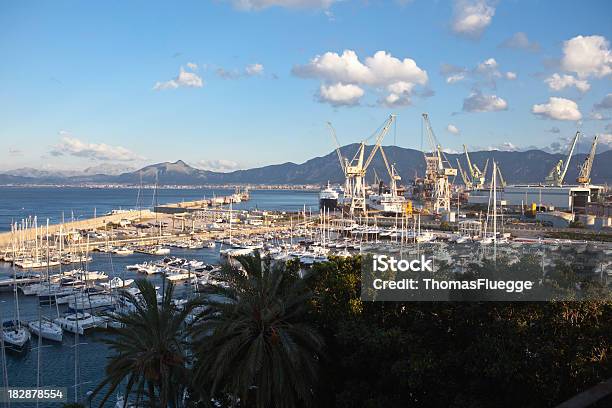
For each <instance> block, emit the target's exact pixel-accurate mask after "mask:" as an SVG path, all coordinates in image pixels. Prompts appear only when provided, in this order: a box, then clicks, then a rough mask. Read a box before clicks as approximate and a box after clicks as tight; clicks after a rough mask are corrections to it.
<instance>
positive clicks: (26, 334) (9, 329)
mask: <svg viewBox="0 0 612 408" xmlns="http://www.w3.org/2000/svg"><path fill="white" fill-rule="evenodd" d="M2 339H3V340H4V346H5V347H6V349H7V350H11V351H15V352H18V353H21V352H23V351H25V350H26V348H27V345H28V342H29V341H30V331H29V330H28V329H27V327H26V326H25V325H23V324H22V323H21V322H20V321H19V320H6V321H4V322H3V323H2Z"/></svg>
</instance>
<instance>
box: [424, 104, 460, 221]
mask: <svg viewBox="0 0 612 408" xmlns="http://www.w3.org/2000/svg"><path fill="white" fill-rule="evenodd" d="M423 121H424V122H425V129H426V131H427V136H428V139H429V143H430V144H431V153H430V154H429V155H428V154H425V164H426V178H427V179H428V180H430V181H431V182H433V184H434V185H433V211H434V213H436V214H439V213H441V212H443V211H446V212H448V211H450V201H451V189H450V186H451V182H450V181H449V177H451V176H452V177H454V176H456V175H457V169H455V168H453V166H451V164H450V162H449V161H448V159H447V158H446V155H445V154H444V152H443V151H442V146H441V145H440V143H439V142H438V139H437V138H436V134H435V133H434V131H433V128H432V127H431V122H430V121H429V115H428V114H427V113H423Z"/></svg>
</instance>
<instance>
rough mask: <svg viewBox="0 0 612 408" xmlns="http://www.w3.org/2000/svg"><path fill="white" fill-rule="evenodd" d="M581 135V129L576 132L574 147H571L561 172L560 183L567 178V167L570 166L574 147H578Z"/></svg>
mask: <svg viewBox="0 0 612 408" xmlns="http://www.w3.org/2000/svg"><path fill="white" fill-rule="evenodd" d="M579 137H580V131H578V132H576V135H574V140H573V141H572V147H570V151H569V153H568V155H567V159H566V161H565V167H564V168H563V172H562V173H561V177H560V178H559V184H563V180H565V175H566V174H567V169H568V168H569V164H570V160H571V159H572V155H573V154H574V148H575V147H576V143H577V142H578V138H579Z"/></svg>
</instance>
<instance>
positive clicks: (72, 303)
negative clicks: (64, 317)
mask: <svg viewBox="0 0 612 408" xmlns="http://www.w3.org/2000/svg"><path fill="white" fill-rule="evenodd" d="M114 304H115V298H114V297H113V296H111V295H107V294H99V295H83V296H80V297H77V298H76V299H75V297H73V298H72V299H70V300H68V308H69V309H70V310H73V311H83V310H99V309H108V308H110V307H112V306H113V305H114Z"/></svg>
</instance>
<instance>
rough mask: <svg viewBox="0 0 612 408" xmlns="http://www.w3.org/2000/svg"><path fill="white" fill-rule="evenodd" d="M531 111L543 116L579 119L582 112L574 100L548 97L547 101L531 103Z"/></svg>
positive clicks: (558, 118) (559, 118)
mask: <svg viewBox="0 0 612 408" xmlns="http://www.w3.org/2000/svg"><path fill="white" fill-rule="evenodd" d="M531 112H532V113H533V114H534V115H539V116H541V117H543V118H548V119H556V120H580V119H582V114H581V113H580V110H578V105H577V104H576V102H574V101H572V100H570V99H565V98H555V97H551V98H548V103H544V104H539V105H533V107H532V108H531Z"/></svg>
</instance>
